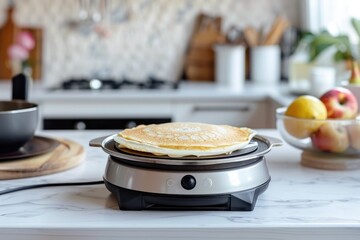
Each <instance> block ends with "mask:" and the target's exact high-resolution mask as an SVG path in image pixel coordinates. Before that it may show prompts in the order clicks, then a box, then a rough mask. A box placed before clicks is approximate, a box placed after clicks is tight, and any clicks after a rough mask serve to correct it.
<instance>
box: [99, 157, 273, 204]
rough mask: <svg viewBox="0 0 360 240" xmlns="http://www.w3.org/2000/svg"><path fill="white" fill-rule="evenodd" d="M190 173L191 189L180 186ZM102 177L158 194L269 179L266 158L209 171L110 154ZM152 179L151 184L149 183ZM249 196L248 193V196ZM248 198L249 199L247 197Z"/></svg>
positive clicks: (224, 189) (235, 187) (227, 188)
mask: <svg viewBox="0 0 360 240" xmlns="http://www.w3.org/2000/svg"><path fill="white" fill-rule="evenodd" d="M189 175H190V176H192V177H193V178H194V179H195V181H196V184H195V186H194V187H193V188H192V189H184V187H182V183H181V182H182V179H183V178H184V177H185V176H189ZM104 180H105V181H107V182H109V183H111V184H113V185H115V186H118V187H121V188H125V189H130V190H135V191H141V192H148V193H159V194H177V195H208V194H227V193H233V192H239V191H244V190H249V189H252V188H256V187H258V186H260V185H262V184H264V183H266V182H268V181H269V180H270V174H269V171H268V168H267V165H266V161H265V158H264V157H262V158H261V160H260V161H257V162H255V163H253V164H250V165H247V166H246V167H243V168H241V167H240V168H233V169H226V170H211V171H202V172H198V171H175V172H174V171H162V170H158V169H146V168H137V167H133V166H129V165H125V164H122V163H121V162H118V161H115V160H114V159H113V158H112V157H111V156H109V157H108V162H107V165H106V169H105V174H104ZM149 183H151V184H149ZM249 197H250V196H249ZM250 200H251V199H249V201H250Z"/></svg>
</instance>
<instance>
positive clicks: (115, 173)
mask: <svg viewBox="0 0 360 240" xmlns="http://www.w3.org/2000/svg"><path fill="white" fill-rule="evenodd" d="M113 137H114V135H112V136H107V137H100V138H97V139H93V140H91V141H90V146H93V147H101V148H102V150H103V151H104V152H106V153H108V154H109V157H108V163H107V166H106V170H105V174H104V181H105V184H106V186H107V188H108V189H109V191H111V192H112V193H114V195H115V196H116V198H117V200H118V203H119V207H120V209H123V210H140V209H149V210H169V209H173V210H232V211H243V210H244V211H249V210H253V208H254V206H255V202H256V200H257V197H258V195H259V194H261V193H262V192H264V191H265V190H266V188H267V186H268V184H269V182H270V175H269V172H268V169H267V166H266V162H265V157H264V155H265V154H266V153H268V152H269V151H270V150H271V148H272V147H273V146H279V145H281V141H280V140H278V139H275V138H271V137H264V136H259V135H257V136H255V137H254V138H253V140H252V142H251V143H250V144H249V146H248V148H246V149H242V150H239V151H235V152H233V153H231V154H228V155H226V154H224V155H219V156H208V157H205V158H198V157H183V158H170V157H167V156H155V155H152V154H146V153H139V152H136V151H128V150H122V149H117V148H116V144H117V143H115V142H114V140H113Z"/></svg>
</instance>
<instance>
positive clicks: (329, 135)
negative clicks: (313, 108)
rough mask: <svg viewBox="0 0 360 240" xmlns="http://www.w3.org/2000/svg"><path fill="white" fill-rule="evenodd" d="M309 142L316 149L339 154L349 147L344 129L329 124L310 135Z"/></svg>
mask: <svg viewBox="0 0 360 240" xmlns="http://www.w3.org/2000/svg"><path fill="white" fill-rule="evenodd" d="M311 141H312V144H313V146H314V147H315V148H316V149H319V150H321V151H326V152H334V153H341V152H344V151H345V150H346V149H347V148H348V147H349V146H350V141H349V136H348V134H347V131H346V128H345V127H344V126H341V125H339V124H335V123H329V122H327V123H324V124H323V125H321V126H320V128H319V129H318V130H317V131H316V132H314V133H313V134H312V135H311Z"/></svg>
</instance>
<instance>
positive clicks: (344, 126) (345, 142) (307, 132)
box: [276, 108, 360, 158]
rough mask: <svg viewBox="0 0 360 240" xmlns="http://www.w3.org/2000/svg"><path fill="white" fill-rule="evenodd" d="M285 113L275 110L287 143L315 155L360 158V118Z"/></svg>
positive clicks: (279, 127) (283, 109)
mask: <svg viewBox="0 0 360 240" xmlns="http://www.w3.org/2000/svg"><path fill="white" fill-rule="evenodd" d="M285 111H286V108H278V109H277V110H276V125H277V129H278V131H279V132H280V135H281V137H282V138H283V139H284V140H285V142H287V143H288V144H290V145H292V146H294V147H296V148H298V149H301V150H304V151H307V152H312V153H315V154H316V153H324V154H328V155H337V156H348V157H351V158H353V157H360V118H356V119H346V120H340V119H326V120H316V119H302V118H295V117H289V116H285V115H284V113H285ZM357 155H359V156H357ZM325 156H326V155H325Z"/></svg>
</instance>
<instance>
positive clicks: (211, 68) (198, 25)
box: [184, 14, 226, 81]
mask: <svg viewBox="0 0 360 240" xmlns="http://www.w3.org/2000/svg"><path fill="white" fill-rule="evenodd" d="M221 23H222V18H221V17H210V16H207V15H205V14H200V15H199V16H198V17H197V20H196V22H195V29H194V32H193V34H192V36H191V38H190V42H189V47H188V50H187V53H186V57H185V63H184V69H185V75H186V76H185V77H186V79H188V80H194V81H213V80H214V75H215V56H214V50H213V46H214V45H215V44H217V43H224V42H225V41H226V39H225V36H224V35H223V34H222V32H221Z"/></svg>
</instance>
